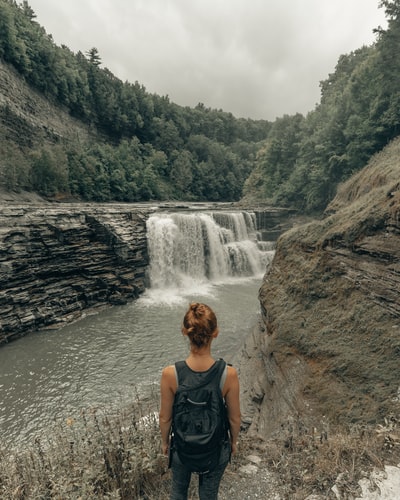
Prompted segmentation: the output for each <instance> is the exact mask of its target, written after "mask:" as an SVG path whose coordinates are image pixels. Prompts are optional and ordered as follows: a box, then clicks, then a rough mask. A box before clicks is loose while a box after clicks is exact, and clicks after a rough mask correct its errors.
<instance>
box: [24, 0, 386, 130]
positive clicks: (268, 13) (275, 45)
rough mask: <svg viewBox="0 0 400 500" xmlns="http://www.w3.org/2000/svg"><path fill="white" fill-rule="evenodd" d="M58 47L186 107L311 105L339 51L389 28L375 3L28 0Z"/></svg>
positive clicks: (265, 110)
mask: <svg viewBox="0 0 400 500" xmlns="http://www.w3.org/2000/svg"><path fill="white" fill-rule="evenodd" d="M28 3H29V5H30V6H31V7H32V9H33V10H34V11H35V13H36V15H37V19H36V20H37V21H38V22H39V23H40V24H41V25H42V26H43V27H44V28H45V29H46V32H47V33H49V34H52V35H53V38H54V41H55V43H56V44H57V45H61V44H65V45H67V46H68V47H69V48H70V49H71V50H73V51H74V52H77V51H78V50H81V51H82V52H84V53H85V52H86V51H87V50H89V49H90V48H91V47H96V48H97V49H98V51H99V54H100V57H101V59H102V64H103V66H105V67H107V68H108V69H109V70H110V71H112V72H113V73H114V74H115V75H116V76H117V77H119V78H120V79H122V80H124V81H125V80H128V81H129V82H132V83H134V82H135V81H138V82H139V83H140V84H142V85H144V86H145V87H146V89H147V90H148V91H149V92H152V93H153V92H154V93H157V94H159V95H168V96H169V98H170V100H171V101H173V102H175V103H177V104H180V105H183V106H192V107H193V106H196V104H198V103H199V102H202V103H204V104H205V106H206V107H211V108H217V109H223V110H224V111H229V112H231V113H233V114H234V115H235V116H236V117H244V118H248V117H249V118H255V119H258V118H263V119H267V120H274V119H275V118H276V117H277V116H283V115H284V114H290V115H292V114H294V113H296V112H300V113H303V114H306V113H307V112H308V111H311V110H312V109H313V108H314V107H315V105H316V104H317V103H318V102H319V99H320V89H319V82H320V81H321V80H325V79H326V78H327V77H328V75H329V73H332V72H334V69H335V65H336V63H337V60H338V57H339V56H340V55H341V54H348V53H349V52H351V51H352V50H355V49H358V48H360V47H361V46H363V45H370V44H371V43H373V42H374V41H375V35H374V34H373V33H372V30H373V29H374V28H377V27H378V26H383V27H386V22H385V16H384V11H383V9H379V8H378V4H379V0H28Z"/></svg>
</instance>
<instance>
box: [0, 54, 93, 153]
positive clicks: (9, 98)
mask: <svg viewBox="0 0 400 500" xmlns="http://www.w3.org/2000/svg"><path fill="white" fill-rule="evenodd" d="M0 130H1V133H2V135H3V137H4V138H5V139H7V140H10V141H12V142H14V143H15V144H18V145H19V146H21V147H23V148H32V147H33V146H37V145H38V144H42V143H43V142H50V143H54V142H58V141H59V140H60V139H72V138H73V139H79V140H81V141H85V140H87V139H88V138H89V136H90V135H91V134H92V133H93V132H94V131H93V130H91V129H90V127H89V126H85V125H84V124H83V123H82V122H80V121H78V120H76V119H74V118H73V117H71V115H70V114H69V113H68V112H67V111H66V110H64V109H63V108H61V107H60V106H58V105H56V104H52V103H51V102H50V101H49V100H48V99H45V97H44V96H43V95H42V94H40V93H39V92H37V91H36V90H35V89H33V88H32V87H31V86H30V85H28V84H27V83H26V82H25V81H24V80H23V78H21V75H20V74H19V73H18V72H17V71H16V70H15V69H14V68H13V67H12V66H11V65H9V64H6V63H4V62H3V61H1V59H0Z"/></svg>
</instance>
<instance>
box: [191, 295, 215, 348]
mask: <svg viewBox="0 0 400 500" xmlns="http://www.w3.org/2000/svg"><path fill="white" fill-rule="evenodd" d="M217 329H218V326H217V317H216V316H215V313H214V311H213V310H212V309H211V307H209V306H207V305H206V304H201V303H199V302H192V303H191V304H190V305H189V309H188V310H187V312H186V314H185V316H184V318H183V326H182V332H183V333H184V334H185V335H187V336H188V337H189V340H190V342H191V343H192V344H194V345H195V346H196V347H204V346H206V345H208V344H209V343H210V341H211V339H212V336H213V334H214V333H215V332H216V331H217Z"/></svg>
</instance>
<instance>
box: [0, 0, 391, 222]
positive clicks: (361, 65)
mask: <svg viewBox="0 0 400 500" xmlns="http://www.w3.org/2000/svg"><path fill="white" fill-rule="evenodd" d="M379 5H380V7H381V8H384V9H385V13H386V17H387V19H388V27H387V29H386V30H383V29H382V28H380V27H377V28H376V42H375V43H374V44H373V45H372V46H364V47H361V48H360V49H358V50H356V51H354V52H352V53H350V54H347V55H341V56H340V57H339V59H338V62H337V65H336V67H335V68H334V71H333V73H332V74H330V75H329V76H328V78H327V79H326V80H325V81H322V82H320V88H321V99H320V102H319V103H318V104H317V106H316V107H315V109H314V110H311V111H310V112H309V113H308V114H307V115H306V116H303V115H301V114H296V115H294V116H289V115H285V116H283V117H280V118H278V119H276V120H275V121H274V122H270V121H267V120H251V119H244V118H236V117H234V116H233V115H232V113H229V112H227V111H223V110H216V109H210V108H207V107H206V106H204V104H202V103H199V104H198V105H197V106H196V107H194V108H189V107H182V106H179V105H177V104H175V103H173V102H171V101H170V100H169V98H168V96H160V95H157V94H151V93H149V92H147V91H146V88H145V86H144V85H143V84H140V83H138V82H134V83H131V82H127V81H126V82H122V81H121V80H120V79H119V78H118V77H116V76H115V75H114V74H112V73H111V72H110V71H109V70H108V69H107V68H104V67H102V61H101V55H100V54H99V52H98V50H97V49H96V48H95V47H92V48H90V49H89V50H87V51H86V52H85V53H83V52H80V51H79V52H78V53H73V52H72V51H71V50H70V49H69V48H68V47H66V46H64V45H62V46H57V45H56V44H55V43H54V41H53V38H52V36H51V35H48V34H47V33H46V30H45V28H43V27H42V26H40V24H39V23H38V22H37V21H36V20H35V19H36V15H35V13H34V11H33V10H32V8H31V7H30V6H29V3H28V2H27V1H23V2H22V3H19V4H18V3H17V2H16V1H15V0H0V59H1V60H3V61H4V62H5V63H7V64H9V65H12V66H13V67H14V68H15V69H16V71H17V72H18V74H19V75H20V76H21V78H22V79H24V81H26V82H28V83H29V85H31V86H32V87H33V88H35V89H36V90H38V91H39V92H40V93H41V94H42V95H44V96H45V97H46V99H48V100H49V101H50V102H52V103H55V104H57V105H59V106H62V108H63V109H66V110H67V111H68V113H69V114H70V115H71V116H73V117H75V118H76V119H78V120H80V121H81V122H82V123H83V124H85V125H86V126H87V127H88V128H90V129H91V130H95V131H96V135H95V136H94V138H93V137H92V138H91V139H90V140H88V141H86V142H85V143H82V141H73V140H71V139H69V140H58V141H55V142H54V143H43V144H32V145H31V146H30V147H26V145H24V146H22V145H21V144H16V143H15V142H12V141H10V140H8V139H7V137H0V186H2V187H3V188H5V189H7V190H13V191H18V190H28V191H34V192H37V193H39V194H41V195H43V196H45V197H50V198H51V197H54V196H57V195H60V194H68V195H70V196H71V197H73V198H75V199H79V200H83V201H95V202H107V201H122V202H137V201H138V202H141V201H148V200H186V201H196V200H197V201H239V200H242V201H246V202H248V203H264V204H274V205H278V206H283V207H292V208H296V209H298V210H301V211H303V212H308V213H311V212H320V211H322V210H323V209H324V208H325V206H326V204H327V203H328V202H329V201H330V199H332V197H333V195H334V193H335V191H336V187H337V185H338V184H339V183H340V182H342V181H344V180H345V179H347V178H348V177H349V176H350V175H351V174H352V173H354V172H355V171H357V170H359V169H361V168H362V167H363V166H364V165H365V164H366V162H367V160H368V159H369V158H370V157H371V156H372V155H373V154H374V153H375V152H377V151H379V150H381V149H382V148H383V147H384V146H385V145H386V144H387V143H388V142H389V141H390V140H391V139H393V138H394V137H395V136H397V135H398V133H399V114H400V89H399V86H398V81H399V76H400V67H399V66H400V61H399V59H398V53H399V48H400V46H399V42H400V15H399V14H400V0H394V1H390V0H384V1H381V2H380V4H379ZM0 113H1V114H2V116H0V127H1V120H3V121H4V120H5V119H6V118H5V117H4V115H5V113H6V111H5V110H4V109H3V110H0Z"/></svg>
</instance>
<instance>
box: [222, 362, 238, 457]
mask: <svg viewBox="0 0 400 500" xmlns="http://www.w3.org/2000/svg"><path fill="white" fill-rule="evenodd" d="M223 395H224V398H225V402H226V406H227V408H228V419H229V425H230V434H231V445H232V453H236V443H237V439H238V435H239V431H240V422H241V415H240V400H239V377H238V374H237V371H236V369H235V368H233V367H232V366H228V374H227V377H226V382H225V384H224V388H223Z"/></svg>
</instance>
